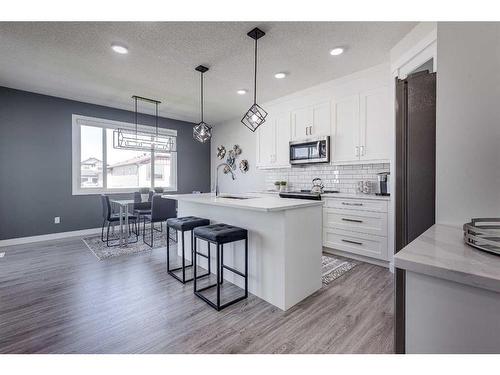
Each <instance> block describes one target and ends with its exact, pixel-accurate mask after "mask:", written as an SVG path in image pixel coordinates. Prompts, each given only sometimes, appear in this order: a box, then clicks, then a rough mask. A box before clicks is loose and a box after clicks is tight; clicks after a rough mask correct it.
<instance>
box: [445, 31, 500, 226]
mask: <svg viewBox="0 0 500 375" xmlns="http://www.w3.org/2000/svg"><path fill="white" fill-rule="evenodd" d="M437 36H438V42H437V45H438V58H439V70H438V79H437V119H436V120H437V125H436V126H437V130H436V131H437V134H436V137H437V140H436V143H437V144H436V159H437V161H436V163H437V166H436V168H437V169H436V188H437V191H436V193H437V197H436V200H437V208H436V211H437V212H436V213H437V222H438V223H441V224H453V225H461V224H463V223H464V222H466V221H468V220H470V218H471V217H500V104H499V103H500V23H439V24H438V34H437Z"/></svg>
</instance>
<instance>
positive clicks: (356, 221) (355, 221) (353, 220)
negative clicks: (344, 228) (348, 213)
mask: <svg viewBox="0 0 500 375" xmlns="http://www.w3.org/2000/svg"><path fill="white" fill-rule="evenodd" d="M342 220H343V221H352V222H353V223H362V222H363V220H355V219H346V218H345V217H343V218H342Z"/></svg>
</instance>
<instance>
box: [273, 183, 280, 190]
mask: <svg viewBox="0 0 500 375" xmlns="http://www.w3.org/2000/svg"><path fill="white" fill-rule="evenodd" d="M274 187H275V188H276V191H280V187H281V181H274Z"/></svg>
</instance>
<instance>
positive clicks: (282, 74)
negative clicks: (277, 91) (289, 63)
mask: <svg viewBox="0 0 500 375" xmlns="http://www.w3.org/2000/svg"><path fill="white" fill-rule="evenodd" d="M285 77H286V73H283V72H279V73H276V74H275V75H274V78H277V79H283V78H285Z"/></svg>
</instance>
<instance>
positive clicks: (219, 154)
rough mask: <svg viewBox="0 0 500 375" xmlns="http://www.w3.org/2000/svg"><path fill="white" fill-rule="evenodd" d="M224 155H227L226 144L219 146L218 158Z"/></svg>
mask: <svg viewBox="0 0 500 375" xmlns="http://www.w3.org/2000/svg"><path fill="white" fill-rule="evenodd" d="M224 156H226V148H225V147H224V146H222V145H221V146H217V158H219V159H221V160H222V159H224Z"/></svg>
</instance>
